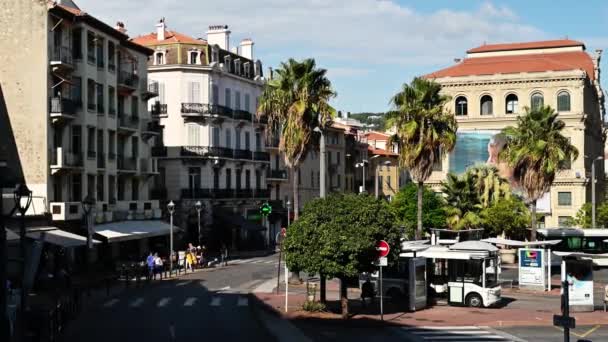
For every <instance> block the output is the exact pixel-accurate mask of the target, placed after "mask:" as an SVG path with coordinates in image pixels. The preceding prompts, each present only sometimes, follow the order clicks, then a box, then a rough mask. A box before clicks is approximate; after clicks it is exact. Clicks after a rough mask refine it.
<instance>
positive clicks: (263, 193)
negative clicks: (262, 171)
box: [253, 189, 270, 198]
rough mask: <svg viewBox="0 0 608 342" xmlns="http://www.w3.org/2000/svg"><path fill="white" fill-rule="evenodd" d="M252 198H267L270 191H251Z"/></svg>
mask: <svg viewBox="0 0 608 342" xmlns="http://www.w3.org/2000/svg"><path fill="white" fill-rule="evenodd" d="M253 197H255V198H269V197H270V189H255V190H254V191H253Z"/></svg>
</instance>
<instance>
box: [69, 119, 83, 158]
mask: <svg viewBox="0 0 608 342" xmlns="http://www.w3.org/2000/svg"><path fill="white" fill-rule="evenodd" d="M71 127H72V141H71V146H70V147H71V148H72V153H74V154H81V153H82V127H81V126H79V125H72V126H71Z"/></svg>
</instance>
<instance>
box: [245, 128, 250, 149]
mask: <svg viewBox="0 0 608 342" xmlns="http://www.w3.org/2000/svg"><path fill="white" fill-rule="evenodd" d="M245 149H246V150H250V149H251V134H250V133H249V132H245Z"/></svg>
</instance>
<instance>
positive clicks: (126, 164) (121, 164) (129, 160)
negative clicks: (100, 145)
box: [117, 155, 137, 172]
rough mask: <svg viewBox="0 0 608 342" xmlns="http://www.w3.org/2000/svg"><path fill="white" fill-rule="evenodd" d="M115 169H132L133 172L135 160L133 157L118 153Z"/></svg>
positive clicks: (135, 167)
mask: <svg viewBox="0 0 608 342" xmlns="http://www.w3.org/2000/svg"><path fill="white" fill-rule="evenodd" d="M117 169H118V170H119V171H133V172H134V171H136V170H137V160H136V159H135V158H133V157H125V156H123V155H118V159H117Z"/></svg>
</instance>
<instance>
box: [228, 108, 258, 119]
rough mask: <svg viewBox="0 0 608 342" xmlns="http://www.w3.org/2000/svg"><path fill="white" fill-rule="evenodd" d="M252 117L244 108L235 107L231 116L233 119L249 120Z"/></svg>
mask: <svg viewBox="0 0 608 342" xmlns="http://www.w3.org/2000/svg"><path fill="white" fill-rule="evenodd" d="M252 117H253V116H252V114H251V113H249V112H248V111H246V110H241V109H236V110H234V112H233V118H234V119H235V120H245V121H251V120H252Z"/></svg>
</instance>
